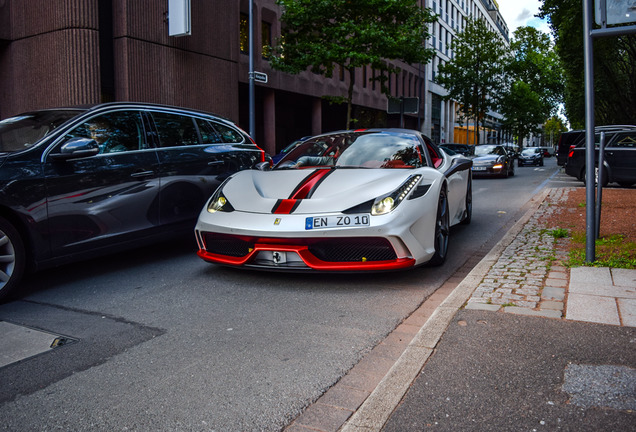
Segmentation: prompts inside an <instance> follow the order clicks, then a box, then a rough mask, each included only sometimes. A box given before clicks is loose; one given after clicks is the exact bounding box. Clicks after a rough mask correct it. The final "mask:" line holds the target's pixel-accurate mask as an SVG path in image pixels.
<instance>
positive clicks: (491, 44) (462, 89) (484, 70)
mask: <svg viewBox="0 0 636 432" xmlns="http://www.w3.org/2000/svg"><path fill="white" fill-rule="evenodd" d="M451 47H452V49H453V52H454V53H455V58H454V59H453V60H451V61H450V62H448V63H446V64H443V65H440V66H439V68H438V70H439V74H438V76H437V78H436V81H437V83H439V84H440V85H442V86H443V87H444V88H445V89H446V90H447V91H448V93H447V95H446V96H444V98H445V99H446V100H451V99H452V100H455V101H457V102H459V104H460V105H461V109H460V120H464V119H467V118H470V119H474V121H475V126H476V136H477V139H476V144H479V124H480V122H482V123H483V122H484V121H485V118H486V113H487V112H488V111H490V110H492V109H495V108H496V107H497V106H498V104H499V100H498V95H500V94H501V93H502V92H503V89H504V88H505V84H506V83H505V65H506V62H507V59H508V57H509V55H510V53H509V49H508V48H507V47H506V45H505V44H504V43H503V40H502V39H501V35H499V34H497V33H495V32H493V31H491V30H489V29H488V27H487V26H486V23H485V22H484V21H482V20H480V19H469V20H468V21H467V22H466V26H465V27H464V30H463V31H462V32H461V33H459V34H458V35H457V37H456V38H455V39H454V40H453V42H452V44H451Z"/></svg>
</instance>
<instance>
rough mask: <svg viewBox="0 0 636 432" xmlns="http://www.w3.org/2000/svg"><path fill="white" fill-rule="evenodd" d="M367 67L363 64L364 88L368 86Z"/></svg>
mask: <svg viewBox="0 0 636 432" xmlns="http://www.w3.org/2000/svg"><path fill="white" fill-rule="evenodd" d="M367 81H368V80H367V67H366V66H362V88H367Z"/></svg>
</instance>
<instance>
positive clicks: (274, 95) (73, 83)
mask: <svg viewBox="0 0 636 432" xmlns="http://www.w3.org/2000/svg"><path fill="white" fill-rule="evenodd" d="M420 3H421V5H422V7H430V8H432V9H433V11H434V12H435V13H438V14H439V15H440V18H439V21H438V23H437V24H434V25H433V26H432V28H431V34H432V35H433V36H432V40H431V41H430V43H431V44H432V46H434V47H435V48H436V50H437V55H436V57H435V59H434V60H433V62H432V63H431V64H429V65H413V66H409V65H406V64H400V63H398V65H399V66H400V67H401V68H402V72H401V73H400V74H393V75H392V76H391V77H390V81H389V83H390V89H391V94H392V95H393V96H396V97H399V96H404V97H419V98H420V104H421V108H420V113H419V114H418V115H407V116H406V118H405V126H406V127H410V128H420V129H422V130H423V131H424V132H425V133H426V134H428V135H430V136H431V137H432V138H433V139H434V140H435V141H437V142H453V141H454V133H455V129H456V126H457V125H456V115H455V110H456V108H457V107H456V105H455V104H454V103H453V102H445V101H443V100H442V99H441V96H443V94H444V90H443V89H442V88H439V86H436V84H435V83H434V73H435V71H436V68H437V66H438V65H439V62H443V61H448V60H449V59H451V58H452V52H449V49H450V43H451V41H452V37H453V36H454V35H455V34H456V33H457V32H459V31H461V29H462V27H463V22H464V21H465V19H466V17H467V16H470V15H473V14H474V15H476V16H481V17H484V18H485V19H487V20H489V22H491V23H492V25H493V28H498V29H499V30H500V31H501V32H502V35H505V40H507V37H508V35H507V29H505V23H503V25H504V27H503V28H502V27H501V22H502V20H500V21H498V20H497V17H498V18H499V19H500V16H499V15H498V11H497V10H496V5H494V4H493V3H492V0H471V1H465V0H459V1H456V0H442V1H437V0H420ZM493 7H494V11H495V14H494V15H493ZM489 8H490V10H489ZM248 16H249V10H248V0H238V1H232V0H191V34H190V35H188V36H183V37H173V36H169V32H168V19H169V17H168V0H99V1H98V0H54V1H51V0H0V118H6V117H8V116H10V115H14V114H18V113H20V112H24V111H28V110H32V109H39V108H47V107H53V106H68V105H81V104H92V103H99V102H105V101H113V100H117V101H125V100H131V101H142V102H153V103H163V104H170V105H178V106H185V107H190V108H197V109H202V110H206V111H211V112H214V113H216V114H219V115H222V116H225V117H228V118H230V119H231V120H234V121H235V122H238V123H239V124H240V125H241V126H242V127H243V128H245V129H246V130H247V129H248V125H249V104H248V99H249V98H248V71H249V67H248V62H249V56H248V53H247V52H246V45H245V37H246V33H247V17H248ZM252 17H253V23H254V47H255V51H256V52H255V53H254V56H253V58H254V69H255V70H256V71H259V72H263V73H266V74H267V75H268V82H267V83H266V84H265V83H257V84H256V92H255V99H256V104H255V105H256V137H255V139H256V141H257V142H258V143H259V145H261V146H262V147H263V148H265V149H266V150H267V151H268V152H270V153H272V154H273V153H275V152H276V151H278V150H280V149H281V148H282V147H284V146H285V145H286V144H287V143H289V142H290V141H292V140H294V139H297V138H299V137H302V136H304V135H311V134H315V133H319V132H322V131H329V130H335V129H342V128H344V127H345V117H346V116H345V107H344V106H339V105H331V104H329V103H328V102H327V101H326V100H324V99H323V98H322V96H325V95H331V96H342V95H344V94H345V93H346V89H347V85H348V83H347V81H346V80H347V79H348V78H347V77H345V76H344V74H343V75H340V74H338V73H336V74H334V76H333V78H329V79H327V78H324V77H322V76H319V75H315V74H312V73H310V72H304V73H301V74H298V75H289V74H286V73H282V72H278V71H274V70H272V69H271V68H270V66H269V62H268V60H267V50H266V49H264V48H263V47H264V46H266V45H268V44H273V43H274V41H275V40H276V37H278V36H279V35H280V24H279V17H280V9H279V7H278V6H277V5H276V2H275V1H274V0H254V9H253V15H252ZM493 17H494V19H493ZM504 30H505V31H504ZM373 73H374V71H372V70H371V69H370V68H366V70H365V69H361V70H358V71H357V76H356V85H355V91H354V101H353V102H354V118H358V119H359V123H358V125H359V126H385V125H388V126H398V125H399V116H398V115H392V114H387V113H386V108H387V98H386V96H385V95H383V94H382V93H381V91H380V88H379V87H380V86H379V85H374V84H373V83H372V82H369V81H368V78H370V77H371V76H372V74H373ZM493 119H494V120H493V122H494V123H495V122H496V121H495V120H496V119H495V117H493ZM493 130H494V129H493ZM482 142H485V140H482Z"/></svg>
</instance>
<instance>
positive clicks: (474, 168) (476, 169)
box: [473, 166, 486, 171]
mask: <svg viewBox="0 0 636 432" xmlns="http://www.w3.org/2000/svg"><path fill="white" fill-rule="evenodd" d="M473 171H486V167H476V166H474V167H473Z"/></svg>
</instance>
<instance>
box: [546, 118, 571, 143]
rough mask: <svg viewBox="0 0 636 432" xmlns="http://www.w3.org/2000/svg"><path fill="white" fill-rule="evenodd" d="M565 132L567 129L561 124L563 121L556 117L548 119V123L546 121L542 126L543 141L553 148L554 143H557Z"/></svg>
mask: <svg viewBox="0 0 636 432" xmlns="http://www.w3.org/2000/svg"><path fill="white" fill-rule="evenodd" d="M567 130H568V128H567V127H566V126H565V124H564V123H563V120H562V119H561V118H560V117H557V116H553V117H550V118H549V119H548V121H546V122H545V124H544V125H543V133H544V136H545V139H546V141H548V142H549V143H550V145H551V146H554V145H555V143H558V142H559V138H560V137H561V134H562V133H563V132H565V131H567Z"/></svg>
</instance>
